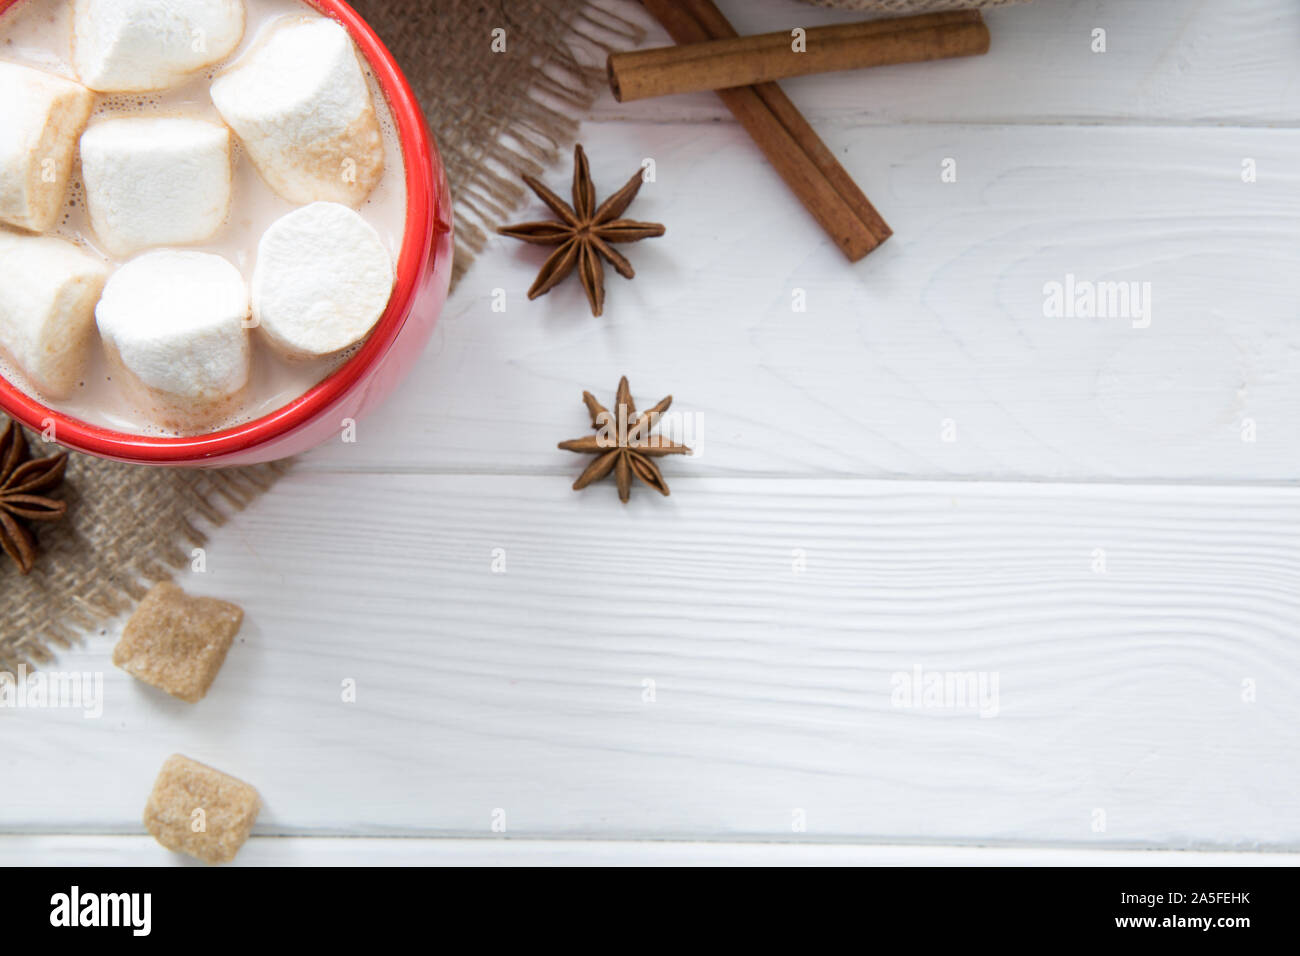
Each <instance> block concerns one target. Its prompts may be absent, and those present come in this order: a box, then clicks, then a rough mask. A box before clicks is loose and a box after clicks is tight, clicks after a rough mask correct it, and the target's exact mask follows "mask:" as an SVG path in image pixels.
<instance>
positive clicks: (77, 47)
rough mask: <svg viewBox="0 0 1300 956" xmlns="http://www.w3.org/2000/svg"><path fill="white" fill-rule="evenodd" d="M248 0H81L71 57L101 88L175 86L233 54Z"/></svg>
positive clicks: (80, 71)
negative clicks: (245, 3)
mask: <svg viewBox="0 0 1300 956" xmlns="http://www.w3.org/2000/svg"><path fill="white" fill-rule="evenodd" d="M243 36H244V3H243V0H76V7H75V11H74V14H73V40H72V45H73V49H72V63H73V67H74V68H75V69H76V71H77V76H78V77H80V79H81V82H82V83H85V84H86V85H87V86H88V87H90V88H91V89H92V90H98V91H99V92H101V93H114V92H143V91H145V90H161V89H166V88H167V87H169V86H175V85H176V84H178V83H181V82H183V81H185V80H187V79H189V78H190V75H191V74H193V73H195V72H197V71H198V70H201V69H203V68H204V67H205V66H211V65H212V64H213V63H218V62H220V61H221V60H224V59H225V58H226V57H227V56H229V55H230V53H231V51H233V50H234V49H235V47H236V46H238V45H239V41H240V40H241V39H242V38H243Z"/></svg>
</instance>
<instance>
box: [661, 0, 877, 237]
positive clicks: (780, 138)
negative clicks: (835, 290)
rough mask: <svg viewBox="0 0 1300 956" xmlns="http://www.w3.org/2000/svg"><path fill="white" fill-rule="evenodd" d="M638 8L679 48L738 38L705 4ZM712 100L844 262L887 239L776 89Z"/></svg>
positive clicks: (738, 90)
mask: <svg viewBox="0 0 1300 956" xmlns="http://www.w3.org/2000/svg"><path fill="white" fill-rule="evenodd" d="M642 2H643V3H644V4H645V6H646V9H647V10H649V11H650V13H651V14H652V15H653V16H654V17H655V19H657V20H658V21H659V22H660V23H661V24H663V27H664V29H665V30H667V31H668V35H669V36H671V37H672V38H673V40H674V41H676V42H677V43H679V44H689V43H702V42H704V41H706V40H720V39H729V38H734V37H735V36H736V35H737V34H736V31H735V30H734V29H733V28H732V26H731V24H730V23H728V22H727V19H726V17H724V16H723V15H722V13H721V11H719V10H718V8H717V7H715V6H714V5H713V3H712V2H711V0H642ZM717 94H718V96H719V97H720V98H721V99H722V102H723V103H724V104H726V106H727V108H728V109H729V110H731V112H732V114H733V115H734V116H735V117H736V119H737V121H739V123H740V124H741V125H742V126H743V127H744V128H745V131H746V132H748V133H749V135H750V137H751V138H752V139H753V140H754V143H755V144H756V145H757V146H758V148H759V149H760V150H762V151H763V155H764V156H766V157H767V160H768V162H770V163H771V164H772V167H773V168H774V169H775V170H776V171H777V173H779V174H780V176H781V178H782V179H784V180H785V182H786V185H788V186H789V187H790V189H791V190H792V191H793V192H794V194H795V195H796V196H798V197H799V201H800V202H802V203H803V204H804V206H805V208H807V210H808V211H809V212H810V213H812V215H813V218H815V219H816V220H817V222H818V223H819V224H820V225H821V227H822V229H824V230H825V231H826V233H827V234H828V235H829V236H830V237H831V238H832V239H833V240H834V241H835V244H836V245H838V246H839V247H840V250H841V251H842V252H843V253H844V254H845V255H846V256H847V257H848V258H849V260H850V261H852V262H856V261H858V260H859V259H861V258H862V257H863V256H865V255H866V254H867V253H869V252H871V250H873V249H875V248H876V247H877V246H878V245H880V244H881V243H882V242H884V241H885V240H886V239H888V238H889V237H890V236H891V235H892V234H893V230H891V229H890V228H889V226H888V225H887V224H886V223H885V220H884V219H883V218H881V216H880V213H878V212H876V209H875V207H874V206H872V205H871V202H870V200H868V199H867V197H866V196H865V195H864V194H863V192H862V190H860V189H859V188H858V186H857V184H856V183H854V182H853V179H852V177H850V176H849V174H848V173H847V172H845V170H844V167H843V166H841V165H840V164H839V162H838V161H837V160H836V159H835V157H834V156H833V155H832V154H831V151H830V150H829V149H828V148H827V147H826V144H825V143H823V142H822V141H821V139H820V138H819V137H818V136H817V134H816V133H815V132H813V129H812V127H811V126H809V125H808V121H807V120H805V119H804V117H803V114H801V113H800V112H799V111H798V110H797V109H796V108H795V106H794V104H793V103H791V102H790V100H789V98H788V97H787V96H786V95H785V93H783V92H782V91H781V87H779V86H777V85H776V84H775V83H758V84H756V85H754V86H740V87H734V88H731V89H721V90H718V91H717Z"/></svg>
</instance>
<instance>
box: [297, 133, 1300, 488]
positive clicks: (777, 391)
mask: <svg viewBox="0 0 1300 956" xmlns="http://www.w3.org/2000/svg"><path fill="white" fill-rule="evenodd" d="M584 138H585V139H586V140H587V145H588V148H589V152H590V154H591V157H592V161H593V168H594V172H595V175H596V177H597V183H598V185H600V186H601V187H603V188H604V189H606V190H608V189H610V188H612V187H613V186H614V185H616V184H617V183H619V182H621V181H622V179H623V177H625V176H626V175H627V173H628V171H629V169H635V168H636V165H637V163H638V162H639V161H640V160H641V158H642V157H649V158H653V159H654V161H655V163H656V181H655V182H654V183H652V184H647V185H646V186H645V187H644V188H643V190H642V193H641V198H639V199H638V201H637V205H636V206H635V207H634V208H633V210H632V214H633V215H636V216H639V217H643V218H646V219H650V220H656V221H661V222H664V223H665V224H667V228H668V232H667V235H666V236H665V237H664V238H663V239H659V240H651V241H646V242H642V243H638V244H637V245H635V246H633V247H631V248H630V249H629V255H630V257H631V259H632V260H633V261H634V263H635V266H636V268H637V271H638V277H637V279H636V280H635V281H633V282H627V281H625V280H623V279H622V278H620V277H618V276H616V275H614V274H613V273H612V272H611V273H610V277H609V281H608V285H609V297H608V303H607V306H606V314H605V316H604V317H602V318H593V317H592V316H591V315H590V314H588V311H587V306H586V302H585V299H584V297H583V295H582V292H581V289H580V288H579V287H578V285H577V283H576V280H575V281H572V282H570V283H569V284H568V285H566V286H564V287H561V288H559V289H556V290H554V291H553V292H551V293H550V294H549V295H547V296H545V297H543V298H541V299H539V300H536V301H534V302H528V301H526V299H525V297H524V293H525V291H526V289H527V288H528V286H529V284H530V283H531V281H532V279H533V276H534V275H535V273H536V270H537V268H538V267H539V265H540V263H541V262H542V260H543V258H544V250H539V249H537V248H535V247H526V246H524V245H523V244H521V243H517V242H514V241H512V240H507V239H504V238H502V239H498V240H495V241H494V242H493V243H492V245H491V246H490V247H489V249H488V250H487V251H486V252H485V253H484V255H483V257H482V258H481V260H480V261H479V262H478V263H476V265H475V268H474V269H473V270H471V272H470V273H469V276H468V277H467V278H466V280H465V282H464V283H463V284H462V285H461V286H460V287H459V289H458V290H457V293H456V295H455V296H454V298H453V299H452V301H451V303H450V304H449V306H448V308H447V310H446V312H445V315H444V317H443V319H442V322H441V324H440V326H439V328H438V330H437V331H436V333H435V339H434V341H433V342H432V344H431V346H430V348H429V350H428V352H427V354H426V356H425V357H424V361H423V363H422V364H421V365H420V366H419V367H418V369H417V371H416V373H415V374H414V375H413V376H412V377H411V379H410V380H409V381H408V382H407V383H405V385H404V386H403V387H402V389H401V390H400V391H399V393H398V394H397V395H396V396H395V397H394V398H393V399H391V400H390V402H389V404H388V405H387V406H386V407H385V408H384V409H383V410H382V411H381V412H380V413H379V414H378V415H376V416H374V417H372V418H371V419H370V420H368V421H365V422H363V423H362V424H361V428H360V432H359V435H358V441H357V443H355V444H350V445H345V444H343V443H342V442H336V443H333V444H332V445H329V446H326V447H325V448H323V449H321V450H320V451H319V452H318V453H316V454H315V455H313V456H311V457H309V459H308V462H307V463H308V466H309V467H322V468H324V467H328V468H330V469H352V470H390V469H392V470H422V471H438V472H501V471H509V472H515V473H526V474H556V473H561V472H565V471H567V469H568V468H569V466H570V464H571V463H570V462H569V461H568V455H567V453H564V452H559V451H557V450H556V449H555V443H556V442H557V441H559V440H561V439H564V438H569V437H573V436H574V435H577V434H580V433H582V432H583V431H584V430H585V428H586V419H585V417H584V411H583V406H582V404H581V402H580V395H581V392H582V390H583V389H591V390H593V391H595V392H596V393H597V394H598V395H599V396H601V397H602V399H604V400H606V401H611V400H612V396H613V390H614V387H615V385H616V383H617V381H618V377H619V375H621V374H623V373H627V374H628V375H629V376H630V377H631V382H632V386H633V390H634V393H635V395H636V396H637V397H638V398H639V399H640V400H641V401H642V402H643V403H649V402H653V401H656V400H657V399H658V398H659V397H660V396H662V395H663V394H665V393H668V392H671V393H673V395H674V396H675V398H676V403H677V404H676V406H675V409H677V410H681V411H682V412H684V413H691V414H692V415H694V416H698V417H697V418H696V419H694V420H695V421H696V422H698V423H699V424H700V426H701V428H700V433H699V437H700V441H699V442H698V443H697V444H699V445H700V448H701V451H702V452H703V455H702V457H701V458H700V459H699V460H697V461H695V462H693V463H692V464H691V465H690V468H691V473H692V474H698V475H705V474H707V475H742V474H748V475H779V476H808V475H828V474H829V475H863V476H909V477H962V478H969V477H993V478H1033V479H1041V478H1047V479H1081V480H1092V479H1099V478H1100V479H1113V480H1175V481H1176V480H1195V481H1211V482H1213V481H1255V482H1259V481H1274V482H1289V481H1292V480H1294V478H1295V474H1296V468H1295V462H1296V460H1297V457H1298V456H1300V429H1297V428H1296V427H1295V422H1296V421H1298V420H1300V322H1297V321H1296V302H1297V301H1300V270H1297V269H1296V268H1294V262H1295V261H1296V259H1297V257H1298V256H1300V171H1298V170H1297V168H1296V166H1295V163H1294V162H1293V160H1294V157H1295V155H1296V154H1297V152H1298V151H1300V131H1294V130H1287V131H1279V130H1241V129H1235V130H1200V129H1191V130H1169V129H1115V128H1073V129H1070V128H1024V127H975V126H965V127H948V126H925V127H917V126H909V127H865V126H861V127H855V128H852V129H840V130H836V131H833V132H832V134H831V135H830V136H829V137H828V139H829V141H830V142H831V144H832V145H833V146H834V147H835V149H836V150H837V151H838V152H840V153H841V154H842V155H844V156H845V157H846V162H847V164H848V166H849V168H850V171H851V172H852V173H853V174H854V175H855V176H858V177H859V178H860V180H861V181H862V183H863V184H864V186H865V187H866V189H867V191H868V192H869V193H870V194H871V195H872V196H873V197H874V198H875V199H876V201H877V203H878V204H879V205H880V207H881V209H882V210H883V211H884V212H885V214H886V216H887V218H888V219H889V220H890V222H891V223H892V224H893V226H894V228H895V230H896V236H895V238H893V239H892V240H890V242H888V243H886V244H885V245H884V246H883V247H882V248H881V249H879V250H877V251H876V252H875V253H873V254H872V255H870V256H868V257H867V258H866V259H865V260H863V261H862V262H859V263H857V264H855V265H850V264H848V263H847V262H845V261H844V259H843V258H842V257H841V255H840V253H839V252H838V251H837V250H836V249H835V248H834V247H833V246H832V245H831V244H830V242H829V241H828V240H827V239H826V238H825V237H824V236H823V234H822V233H821V231H820V230H819V229H818V228H817V226H816V225H815V224H814V223H813V222H812V220H811V219H810V218H809V217H808V215H807V214H806V212H805V211H804V210H803V209H802V207H800V206H799V204H798V203H797V202H796V200H795V199H794V198H793V197H792V196H791V195H790V193H789V192H788V190H786V188H785V187H784V185H783V184H782V183H781V182H780V181H779V180H778V179H777V177H776V175H775V174H774V173H773V172H772V170H771V169H770V168H769V167H768V166H767V165H766V164H765V163H764V162H763V160H762V159H761V157H759V156H758V155H757V154H756V153H755V152H754V150H753V147H752V144H751V143H749V141H748V140H747V138H746V137H745V136H744V135H743V133H741V132H740V131H739V130H738V129H737V127H735V126H734V125H718V126H707V127H682V126H658V125H653V124H640V125H638V124H621V125H609V124H607V125H591V126H588V127H586V128H585V129H584ZM882 157H884V159H882ZM945 157H953V158H955V159H956V161H957V164H958V165H957V170H958V179H957V182H955V183H943V182H941V181H940V164H941V162H942V160H943V159H944V158H945ZM1243 157H1249V158H1252V159H1254V160H1255V162H1256V163H1257V168H1258V170H1259V176H1260V178H1259V180H1258V181H1257V182H1255V183H1251V184H1247V183H1244V182H1242V179H1241V168H1242V167H1241V164H1242V159H1243ZM564 175H565V172H564V171H557V172H556V173H555V174H554V175H553V176H552V179H553V180H554V181H555V182H556V183H557V184H559V183H561V182H562V180H563V178H564ZM537 206H538V207H539V208H540V203H539V204H537ZM537 213H538V210H537V209H534V208H532V207H529V208H528V209H527V210H526V211H524V212H522V213H521V218H528V217H530V216H534V215H536V214H537ZM1068 275H1074V276H1076V277H1077V279H1078V280H1082V281H1085V282H1093V283H1098V282H1134V283H1139V284H1141V283H1150V294H1151V300H1152V301H1151V309H1150V313H1149V317H1150V325H1149V327H1146V328H1142V327H1137V328H1135V327H1134V325H1135V323H1136V324H1138V325H1141V324H1142V322H1143V320H1142V319H1140V318H1137V317H1132V318H1105V319H1095V318H1048V317H1045V316H1044V302H1045V295H1044V287H1045V285H1046V284H1047V283H1050V282H1060V283H1064V282H1065V281H1066V277H1067V276H1068ZM1137 288H1138V289H1139V290H1140V289H1141V288H1142V286H1141V285H1139V286H1137ZM498 290H500V292H499V293H498ZM796 290H802V291H803V295H804V296H805V297H806V311H804V312H799V311H795V310H794V304H795V296H796V295H797V294H798V292H797V291H796ZM494 294H503V295H504V296H505V308H506V311H505V312H499V311H493V303H494ZM949 421H950V422H951V423H952V424H951V428H952V431H951V432H950V433H949V432H946V431H945V422H949ZM1251 429H1253V432H1252V431H1251ZM949 434H951V435H952V436H953V437H954V439H955V440H953V441H947V440H945V439H946V438H947V437H948V435H949ZM1252 434H1253V437H1254V438H1255V440H1254V441H1245V440H1243V437H1251V436H1252Z"/></svg>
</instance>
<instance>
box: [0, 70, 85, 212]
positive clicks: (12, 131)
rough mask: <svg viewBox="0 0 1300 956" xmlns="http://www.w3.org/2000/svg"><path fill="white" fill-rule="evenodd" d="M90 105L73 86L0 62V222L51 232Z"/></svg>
mask: <svg viewBox="0 0 1300 956" xmlns="http://www.w3.org/2000/svg"><path fill="white" fill-rule="evenodd" d="M94 104H95V94H93V93H91V92H90V90H88V89H86V88H85V87H84V86H81V85H80V84H78V83H73V82H72V81H71V80H65V79H63V78H62V77H58V76H54V75H53V74H51V73H46V72H44V71H42V70H33V69H31V68H30V67H26V66H19V65H18V64H16V63H4V62H0V222H7V223H9V224H10V225H12V226H18V227H20V228H22V229H30V230H31V231H32V232H45V231H46V230H48V229H50V228H51V227H53V226H54V223H55V221H56V220H57V219H58V218H59V211H60V210H61V209H62V208H63V194H64V193H65V192H66V191H67V188H68V176H69V174H70V173H71V172H72V159H73V150H74V148H75V147H76V145H77V137H78V136H80V135H81V131H82V130H83V129H84V128H85V126H86V120H88V119H89V118H90V111H91V108H92V107H93V106H94Z"/></svg>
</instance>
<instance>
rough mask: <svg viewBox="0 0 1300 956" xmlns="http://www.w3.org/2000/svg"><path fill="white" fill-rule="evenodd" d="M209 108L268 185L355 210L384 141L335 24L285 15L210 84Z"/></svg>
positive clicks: (347, 42)
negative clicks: (212, 107) (214, 108)
mask: <svg viewBox="0 0 1300 956" xmlns="http://www.w3.org/2000/svg"><path fill="white" fill-rule="evenodd" d="M212 102H213V103H215V104H216V106H217V110H218V112H220V113H221V116H222V118H223V119H224V120H225V121H226V122H227V123H228V124H230V128H231V129H233V130H234V131H235V134H236V135H237V136H238V137H239V139H240V141H241V142H242V143H243V144H244V148H245V149H246V150H247V152H248V155H249V158H250V159H252V161H253V165H254V166H256V167H257V171H258V172H259V173H261V174H262V178H263V179H264V180H266V183H267V185H269V186H270V187H271V188H272V189H274V190H275V191H276V192H277V193H279V194H280V195H281V196H283V197H284V198H285V199H288V200H289V201H290V202H294V203H309V202H315V201H317V200H328V201H331V202H341V203H345V204H347V205H349V206H357V205H360V204H361V201H362V200H363V199H365V198H366V196H367V195H369V193H370V190H371V189H373V188H374V186H375V184H376V183H377V182H379V179H380V176H381V175H382V174H383V171H384V140H383V134H382V133H381V132H380V130H379V120H378V118H377V117H376V115H375V106H374V103H373V102H372V100H371V98H370V88H369V87H368V86H367V85H366V78H365V76H364V75H363V74H362V72H361V64H360V63H359V62H358V61H357V54H356V51H355V50H354V49H353V46H352V39H351V37H349V36H348V33H347V31H346V30H344V29H343V27H341V26H339V25H338V24H337V23H335V22H334V21H333V20H328V19H325V18H323V17H296V16H291V17H282V18H280V19H279V20H276V21H275V22H274V23H272V24H271V25H270V26H269V27H268V28H267V31H266V32H265V33H264V34H262V35H261V36H259V38H258V40H257V42H256V43H255V44H254V46H253V47H252V48H251V49H250V50H249V51H248V53H246V54H244V56H242V57H240V59H239V60H238V61H237V62H236V63H235V65H234V66H232V67H231V68H230V69H229V70H228V71H226V72H225V73H224V74H222V75H221V76H219V77H217V79H216V80H215V81H214V82H213V84H212Z"/></svg>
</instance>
